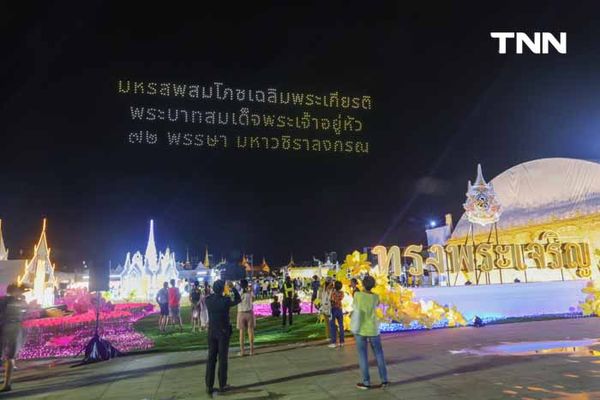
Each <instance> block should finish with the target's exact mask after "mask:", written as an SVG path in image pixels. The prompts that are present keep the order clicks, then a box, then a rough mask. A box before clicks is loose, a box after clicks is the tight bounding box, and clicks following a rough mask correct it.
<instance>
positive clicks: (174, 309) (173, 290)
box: [169, 279, 183, 332]
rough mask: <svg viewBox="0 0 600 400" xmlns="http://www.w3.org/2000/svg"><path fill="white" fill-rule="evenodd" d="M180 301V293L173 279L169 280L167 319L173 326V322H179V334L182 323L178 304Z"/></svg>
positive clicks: (181, 330) (181, 329)
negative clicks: (169, 319)
mask: <svg viewBox="0 0 600 400" xmlns="http://www.w3.org/2000/svg"><path fill="white" fill-rule="evenodd" d="M180 301H181V292H180V291H179V288H178V287H177V286H175V279H171V287H170V288H169V318H171V323H172V324H173V325H175V321H176V320H177V321H178V322H179V332H183V323H182V322H181V311H180V309H179V303H180Z"/></svg>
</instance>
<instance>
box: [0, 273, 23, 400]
mask: <svg viewBox="0 0 600 400" xmlns="http://www.w3.org/2000/svg"><path fill="white" fill-rule="evenodd" d="M6 294H7V296H6V298H5V299H4V301H3V304H2V307H1V310H0V312H1V314H2V315H1V320H0V322H1V323H0V339H1V340H0V345H1V346H0V353H1V354H0V358H2V359H4V384H3V385H2V388H0V392H9V391H11V390H12V387H11V383H12V372H13V368H14V365H15V359H16V358H17V354H18V352H19V349H20V348H21V344H22V342H23V335H22V333H23V331H22V328H21V321H22V320H23V315H24V314H25V306H26V304H25V300H24V299H23V289H22V288H21V287H20V286H18V285H16V284H14V283H13V284H10V285H8V287H7V289H6Z"/></svg>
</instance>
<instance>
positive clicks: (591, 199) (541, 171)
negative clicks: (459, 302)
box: [451, 158, 600, 239]
mask: <svg viewBox="0 0 600 400" xmlns="http://www.w3.org/2000/svg"><path fill="white" fill-rule="evenodd" d="M490 183H492V184H493V186H494V189H495V191H496V196H497V198H498V201H499V202H500V204H501V205H502V208H503V210H504V211H503V214H502V217H501V218H500V220H499V221H498V230H507V229H512V228H517V227H520V226H530V225H538V224H545V223H549V222H553V221H557V220H567V219H572V218H575V217H577V216H582V215H591V214H598V213H600V163H597V162H593V161H584V160H577V159H570V158H543V159H539V160H534V161H528V162H524V163H522V164H518V165H516V166H514V167H512V168H510V169H508V170H506V171H504V172H502V173H501V174H500V175H498V176H496V177H495V178H494V179H492V180H491V181H490ZM469 225H470V224H469V221H468V220H467V218H466V216H465V215H463V216H462V217H461V219H460V220H459V221H458V223H457V224H456V228H455V229H454V231H453V233H452V236H451V239H458V238H461V237H462V238H464V237H465V236H466V235H467V232H468V231H469ZM474 230H475V235H477V234H484V233H487V232H489V227H480V226H474Z"/></svg>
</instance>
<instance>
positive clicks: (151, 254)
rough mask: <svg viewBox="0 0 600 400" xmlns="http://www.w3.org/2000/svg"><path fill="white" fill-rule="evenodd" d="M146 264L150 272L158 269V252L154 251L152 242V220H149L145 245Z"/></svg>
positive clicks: (154, 246) (154, 245) (154, 247)
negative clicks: (148, 230) (148, 231)
mask: <svg viewBox="0 0 600 400" xmlns="http://www.w3.org/2000/svg"><path fill="white" fill-rule="evenodd" d="M144 256H145V258H146V265H147V266H148V268H149V269H150V271H152V272H156V271H157V270H158V253H157V251H156V243H155V242H154V220H153V219H151V220H150V233H149V235H148V244H147V245H146V253H145V254H144Z"/></svg>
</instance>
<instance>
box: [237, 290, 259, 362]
mask: <svg viewBox="0 0 600 400" xmlns="http://www.w3.org/2000/svg"><path fill="white" fill-rule="evenodd" d="M240 287H241V289H242V293H241V298H242V301H241V303H240V304H238V306H237V327H238V329H239V330H240V356H242V357H243V356H244V355H245V349H244V344H245V343H244V342H245V340H244V339H245V338H244V336H245V332H246V331H248V342H250V355H251V356H252V355H254V327H255V325H256V320H255V318H254V308H253V301H254V296H253V295H252V289H251V288H250V287H248V281H247V280H246V279H242V280H241V282H240Z"/></svg>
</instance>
